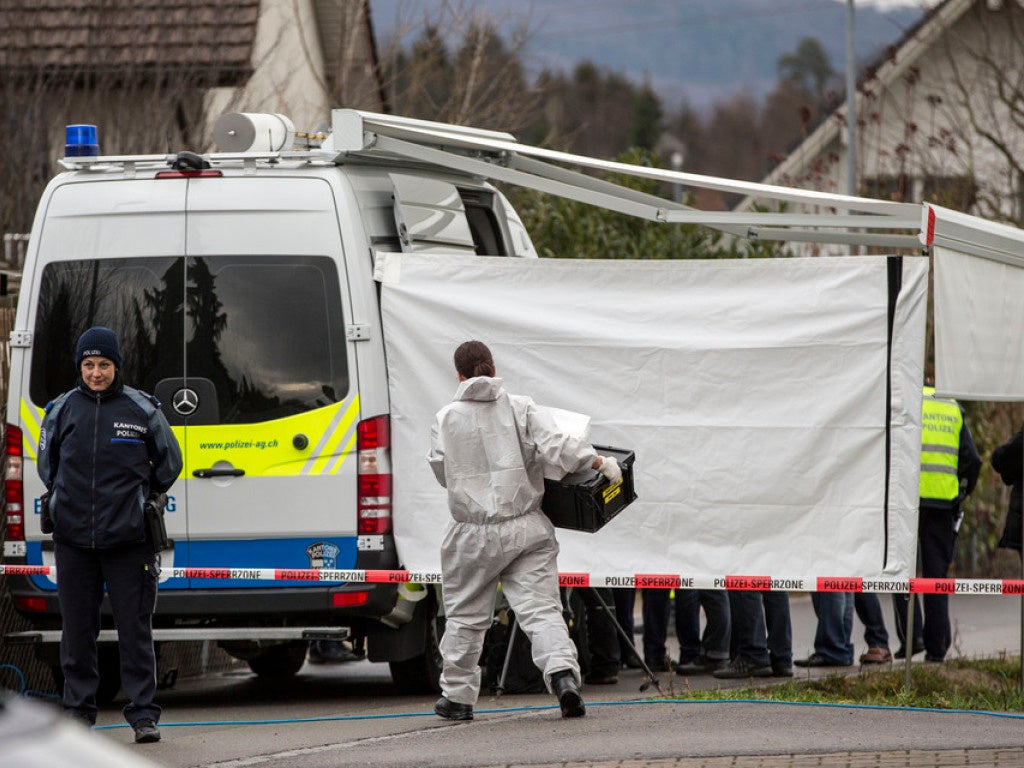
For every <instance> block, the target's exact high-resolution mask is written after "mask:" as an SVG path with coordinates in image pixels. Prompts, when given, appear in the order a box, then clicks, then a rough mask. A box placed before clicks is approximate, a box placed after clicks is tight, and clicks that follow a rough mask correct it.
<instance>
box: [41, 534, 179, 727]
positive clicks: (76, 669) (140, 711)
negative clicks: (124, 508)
mask: <svg viewBox="0 0 1024 768" xmlns="http://www.w3.org/2000/svg"><path fill="white" fill-rule="evenodd" d="M54 555H55V560H56V565H57V573H58V578H57V596H58V599H59V600H60V609H61V616H62V618H63V634H62V636H61V643H60V663H61V668H62V670H63V671H64V709H65V710H67V711H68V712H70V713H73V714H75V715H77V716H80V717H83V718H86V719H89V720H92V721H93V722H95V720H96V691H97V688H98V687H99V683H100V674H99V666H98V661H97V646H96V638H97V636H98V635H99V631H100V604H101V603H102V602H103V585H104V583H105V584H106V587H107V595H108V596H109V598H110V607H111V609H112V611H113V613H114V621H115V623H116V625H117V635H118V652H119V655H120V658H121V688H122V689H123V690H124V692H125V693H126V694H127V695H128V699H129V701H128V704H126V705H125V707H124V718H125V720H127V721H128V722H129V723H132V724H134V723H136V722H138V721H139V720H142V719H144V718H149V719H151V720H153V722H157V721H159V720H160V707H159V706H157V705H156V704H155V703H154V702H153V697H154V695H155V694H156V654H155V652H154V648H153V625H152V617H153V610H154V608H155V607H156V593H157V586H158V582H159V578H160V572H159V570H158V568H157V564H156V555H154V554H153V551H152V549H151V547H150V546H149V545H148V544H133V545H130V546H124V547H117V548H114V549H83V548H80V547H70V546H67V545H64V544H59V543H58V544H55V545H54Z"/></svg>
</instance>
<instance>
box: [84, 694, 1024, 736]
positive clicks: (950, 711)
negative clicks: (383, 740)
mask: <svg viewBox="0 0 1024 768" xmlns="http://www.w3.org/2000/svg"><path fill="white" fill-rule="evenodd" d="M636 704H781V705H784V706H789V707H831V708H837V709H874V710H882V711H887V712H933V713H937V714H943V715H984V716H987V717H1005V718H1010V719H1012V720H1024V714H1019V715H1018V714H1014V713H1012V712H989V711H987V710H977V709H936V708H932V707H903V706H901V707H896V706H889V705H885V704H830V703H823V702H816V701H768V700H762V699H633V700H629V701H588V702H587V707H622V706H632V705H636ZM548 709H558V705H557V704H550V705H541V706H529V707H504V708H501V709H474V710H473V714H474V715H504V714H508V713H510V712H540V711H543V710H548ZM401 717H437V715H435V714H434V712H433V711H430V712H402V713H399V712H394V713H390V714H384V715H336V716H324V717H296V718H283V719H273V720H201V721H196V722H193V723H164V722H162V723H160V727H161V728H165V727H166V728H175V727H187V726H197V725H210V726H223V725H282V724H288V723H326V722H341V721H345V720H387V719H393V718H401ZM127 727H128V725H127V724H123V725H99V726H96V730H104V729H111V728H127Z"/></svg>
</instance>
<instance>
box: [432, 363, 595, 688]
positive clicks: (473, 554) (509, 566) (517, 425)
mask: <svg viewBox="0 0 1024 768" xmlns="http://www.w3.org/2000/svg"><path fill="white" fill-rule="evenodd" d="M596 456H597V453H596V452H595V451H594V449H593V447H592V446H591V445H589V444H588V443H586V442H584V441H583V440H580V439H578V438H574V437H570V436H568V435H566V434H564V433H562V432H560V431H559V430H558V428H557V426H556V425H555V421H554V419H553V418H552V417H551V415H550V414H549V413H547V412H546V411H545V410H544V409H543V408H540V407H538V406H537V405H536V404H535V403H534V402H533V400H531V399H530V398H528V397H520V396H517V395H509V394H508V393H507V392H506V391H505V388H504V387H503V386H502V380H501V379H499V378H491V377H489V376H477V377H474V378H472V379H467V380H466V381H463V382H462V383H461V384H460V385H459V388H458V390H457V391H456V393H455V399H454V401H453V402H451V403H449V404H448V405H446V406H445V407H444V408H442V409H441V410H440V411H439V412H438V414H437V417H436V421H435V423H434V426H433V428H432V429H431V447H430V455H429V456H428V457H427V459H428V461H429V462H430V466H431V468H432V469H433V470H434V474H435V475H436V476H437V481H438V482H439V483H441V485H443V486H445V487H446V488H447V489H448V508H449V510H450V511H451V515H452V520H451V522H450V523H449V524H448V528H447V530H446V532H445V535H444V539H443V541H442V543H441V575H442V587H443V590H442V591H443V600H444V609H445V616H446V622H447V623H446V625H445V631H444V637H443V638H442V639H441V655H442V656H443V658H444V669H443V672H442V674H441V689H442V691H443V693H444V695H445V696H446V697H447V698H448V699H449V701H454V702H457V703H459V704H470V705H472V704H475V703H476V700H477V696H478V695H479V693H480V666H479V662H480V652H481V650H482V649H483V644H484V635H485V633H486V632H487V629H488V628H489V627H490V626H491V621H492V618H493V615H494V603H495V597H496V595H497V586H498V582H501V585H502V590H503V591H504V593H505V597H506V599H507V600H508V602H509V605H510V606H511V607H512V610H514V611H515V614H516V618H517V620H518V622H519V626H520V627H522V629H523V631H524V632H526V635H527V636H528V637H529V638H530V641H531V643H532V645H533V661H534V663H535V664H536V665H537V668H538V669H541V670H543V671H544V682H545V683H546V685H547V688H548V690H549V691H551V675H552V673H555V672H559V671H561V670H564V669H569V670H572V673H573V676H574V677H575V678H576V682H577V684H580V682H581V681H580V668H579V662H578V661H577V659H576V648H575V646H574V645H573V643H572V640H570V638H569V632H568V629H567V628H566V625H565V620H564V619H563V618H562V604H561V600H560V598H559V594H558V569H557V566H556V563H555V558H556V556H557V555H558V542H557V541H556V540H555V529H554V526H553V525H552V524H551V521H550V520H549V519H548V518H547V516H546V515H545V514H544V513H543V512H541V509H540V504H541V499H542V498H543V496H544V465H545V464H547V465H553V466H556V467H559V468H561V469H562V470H564V471H565V472H566V473H569V472H577V471H579V470H581V469H584V468H586V467H588V466H590V465H591V464H593V462H594V459H595V458H596Z"/></svg>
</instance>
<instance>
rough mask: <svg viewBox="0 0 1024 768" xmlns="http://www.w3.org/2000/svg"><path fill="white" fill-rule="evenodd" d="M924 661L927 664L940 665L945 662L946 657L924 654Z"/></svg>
mask: <svg viewBox="0 0 1024 768" xmlns="http://www.w3.org/2000/svg"><path fill="white" fill-rule="evenodd" d="M924 660H925V662H926V663H928V664H941V663H942V662H943V661H945V660H946V657H945V656H936V655H935V654H934V653H926V654H925V655H924Z"/></svg>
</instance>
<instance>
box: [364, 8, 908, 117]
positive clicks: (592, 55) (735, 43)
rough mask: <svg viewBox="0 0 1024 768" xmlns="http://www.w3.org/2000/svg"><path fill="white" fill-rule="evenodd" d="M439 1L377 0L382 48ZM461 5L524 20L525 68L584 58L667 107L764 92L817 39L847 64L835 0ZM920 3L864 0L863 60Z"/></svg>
mask: <svg viewBox="0 0 1024 768" xmlns="http://www.w3.org/2000/svg"><path fill="white" fill-rule="evenodd" d="M441 1H442V0H415V1H414V2H409V0H371V9H372V13H373V22H374V27H375V29H376V31H377V36H378V40H379V41H380V42H381V44H382V45H387V43H388V41H389V40H391V39H392V38H393V37H394V30H395V28H396V27H395V20H396V18H397V17H398V14H399V13H401V14H402V16H401V18H402V19H404V20H405V21H406V22H410V21H414V20H420V19H422V18H423V16H424V14H425V13H430V12H431V9H433V8H434V7H436V6H438V5H440V4H441ZM463 7H466V8H469V7H473V8H476V9H477V11H478V12H480V13H483V14H486V15H487V16H488V17H489V18H491V19H494V20H495V23H496V24H497V25H498V26H499V28H501V29H502V30H512V29H514V28H515V27H516V26H519V25H522V24H527V26H528V29H529V30H530V34H529V45H528V48H527V51H528V54H529V61H527V62H526V64H527V67H528V71H530V72H531V73H533V74H536V73H537V72H539V71H541V70H542V69H552V70H559V71H571V70H572V69H573V67H574V66H575V65H576V64H577V63H578V62H580V61H583V60H589V61H592V62H593V63H595V64H597V65H598V66H600V67H602V68H605V69H610V70H612V71H614V72H618V73H621V74H625V75H627V76H629V77H630V79H632V80H634V81H636V82H642V81H644V80H645V79H646V80H648V81H649V82H650V83H651V85H652V87H653V88H654V90H655V91H656V92H657V93H658V94H659V96H660V97H661V99H662V102H663V103H664V105H665V106H666V107H667V108H669V109H676V108H678V107H679V106H680V105H681V104H682V103H683V102H684V101H686V102H688V103H689V104H690V105H691V106H693V107H695V108H697V109H701V110H704V109H707V108H708V107H710V106H711V105H712V104H714V103H715V102H720V101H724V100H726V99H728V98H729V97H730V96H732V95H734V94H736V93H739V92H743V91H746V92H748V93H750V94H752V95H754V96H756V97H763V96H764V95H765V94H766V93H768V92H769V91H770V90H771V89H772V88H773V87H774V86H775V84H776V82H777V79H778V78H777V75H776V64H777V62H778V60H779V57H780V56H783V55H785V54H787V53H791V52H793V51H794V50H795V49H796V47H797V45H798V43H799V42H800V40H801V39H803V38H804V37H813V38H816V39H817V40H818V41H819V42H820V43H821V44H822V47H823V48H824V49H825V50H826V51H827V52H828V54H829V56H830V58H831V60H832V65H833V67H834V68H835V69H836V71H837V72H842V71H844V69H845V61H846V50H845V46H846V4H845V3H844V2H837V0H514V1H513V2H510V1H509V0H475V2H464V3H463ZM921 14H922V11H921V10H920V9H917V8H914V7H906V6H904V7H895V8H892V9H891V10H887V11H881V10H879V9H878V8H877V7H876V6H874V5H866V4H865V3H864V2H863V0H858V2H857V5H856V11H855V19H856V23H855V35H856V45H855V48H856V54H857V60H858V63H859V64H863V63H865V62H868V61H871V60H873V59H874V58H875V57H877V56H878V55H879V54H880V53H881V52H883V51H884V49H885V48H886V46H888V45H889V44H891V43H893V42H895V41H897V40H898V39H899V38H900V37H901V36H902V34H903V32H904V31H905V30H906V29H908V28H909V27H911V26H913V24H914V23H915V22H916V21H917V20H918V19H919V18H920V17H921Z"/></svg>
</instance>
